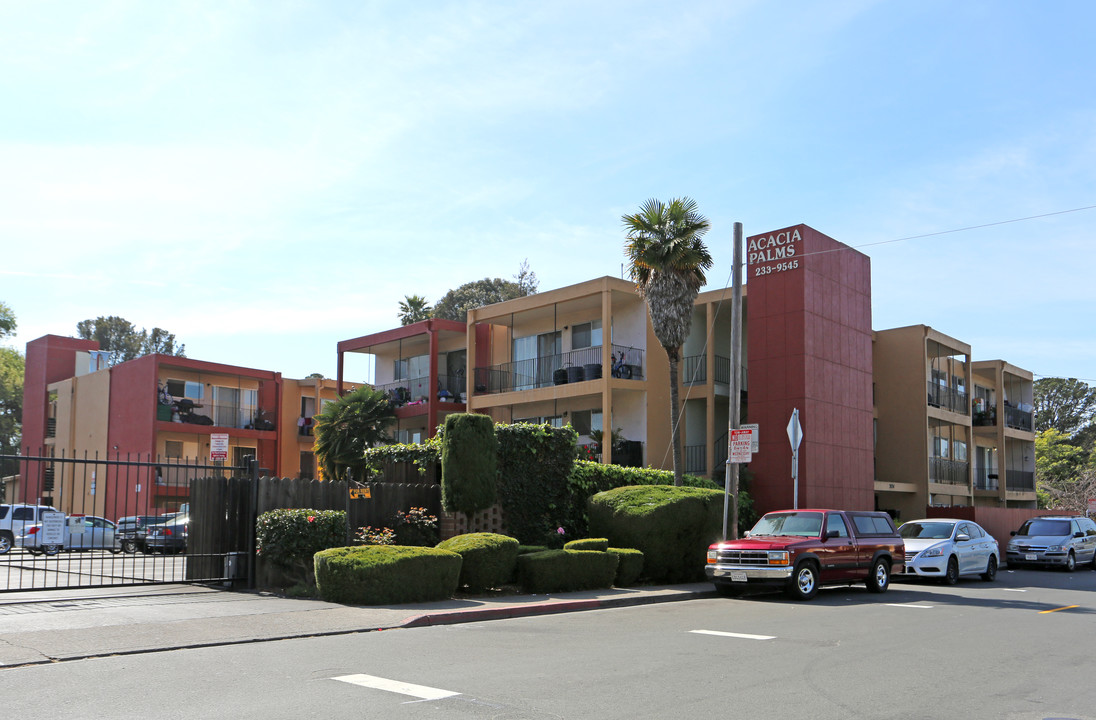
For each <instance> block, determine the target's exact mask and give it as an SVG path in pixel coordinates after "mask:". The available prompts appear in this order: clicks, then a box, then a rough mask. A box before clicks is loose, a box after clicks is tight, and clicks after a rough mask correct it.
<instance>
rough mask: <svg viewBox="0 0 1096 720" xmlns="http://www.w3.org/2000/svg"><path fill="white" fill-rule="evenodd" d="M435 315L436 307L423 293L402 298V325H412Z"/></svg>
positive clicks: (400, 314)
mask: <svg viewBox="0 0 1096 720" xmlns="http://www.w3.org/2000/svg"><path fill="white" fill-rule="evenodd" d="M433 316H434V309H433V308H431V307H430V303H429V301H428V300H427V299H426V298H424V297H423V296H422V295H406V296H404V298H403V300H400V313H399V318H400V325H410V324H411V323H417V322H420V321H422V320H429V319H430V318H432V317H433Z"/></svg>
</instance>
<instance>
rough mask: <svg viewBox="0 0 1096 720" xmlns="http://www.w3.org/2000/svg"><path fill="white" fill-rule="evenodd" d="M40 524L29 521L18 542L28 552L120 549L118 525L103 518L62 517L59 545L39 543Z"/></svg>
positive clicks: (115, 550)
mask: <svg viewBox="0 0 1096 720" xmlns="http://www.w3.org/2000/svg"><path fill="white" fill-rule="evenodd" d="M42 534H43V533H42V525H41V524H38V525H31V526H29V527H27V529H26V531H25V533H24V534H23V535H20V536H19V537H18V538H17V542H18V543H19V545H21V546H22V547H23V548H25V549H26V550H27V551H28V552H30V553H32V554H34V555H38V554H41V553H45V554H46V555H56V554H57V553H59V552H61V551H62V550H65V551H71V550H109V551H110V552H112V553H116V552H120V551H121V547H120V546H119V544H118V538H117V526H116V525H115V524H114V523H113V522H111V521H110V520H107V519H106V518H102V517H97V516H95V515H72V516H69V517H66V518H65V523H64V536H63V538H64V541H63V543H62V544H61V545H52V544H50V545H45V544H43V543H42Z"/></svg>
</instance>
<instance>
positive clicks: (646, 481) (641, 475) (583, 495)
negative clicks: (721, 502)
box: [563, 460, 744, 536]
mask: <svg viewBox="0 0 1096 720" xmlns="http://www.w3.org/2000/svg"><path fill="white" fill-rule="evenodd" d="M684 483H685V485H686V486H687V487H702V488H713V489H715V488H718V487H719V485H717V484H716V483H714V482H712V481H711V480H709V479H708V478H705V477H697V476H695V475H686V476H685V479H684ZM673 484H674V474H673V472H672V471H670V470H656V469H655V468H633V467H621V466H619V465H602V464H601V463H597V462H587V461H585V460H578V461H576V462H575V463H574V466H573V467H572V469H571V474H570V475H569V476H568V478H567V487H568V494H569V502H568V505H567V512H566V515H565V516H564V518H563V520H564V524H565V525H566V526H567V528H568V529H569V530H570V531H571V532H573V533H575V534H576V535H579V536H583V535H586V534H587V533H588V532H589V516H588V515H587V511H586V507H587V501H588V500H589V499H590V498H591V497H593V496H594V495H596V494H597V493H599V492H604V491H606V490H612V489H613V488H618V487H627V486H631V485H673ZM743 495H744V493H742V492H740V493H739V497H740V498H741V497H742V496H743ZM740 504H741V501H740ZM739 517H742V513H741V511H740V512H739Z"/></svg>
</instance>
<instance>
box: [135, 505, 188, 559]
mask: <svg viewBox="0 0 1096 720" xmlns="http://www.w3.org/2000/svg"><path fill="white" fill-rule="evenodd" d="M189 525H190V516H189V515H182V514H180V515H175V516H174V517H172V518H171V519H170V520H166V521H164V522H161V523H157V524H155V525H149V526H148V532H147V533H146V534H145V545H144V548H142V549H143V550H144V551H145V552H146V553H153V552H157V551H159V552H162V553H165V554H166V553H169V552H186V535H187V527H188V526H189Z"/></svg>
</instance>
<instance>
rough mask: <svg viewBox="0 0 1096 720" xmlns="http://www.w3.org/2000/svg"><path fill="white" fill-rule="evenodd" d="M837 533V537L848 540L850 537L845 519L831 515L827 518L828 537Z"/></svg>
mask: <svg viewBox="0 0 1096 720" xmlns="http://www.w3.org/2000/svg"><path fill="white" fill-rule="evenodd" d="M833 532H836V533H837V535H836V536H835V537H841V538H847V537H848V536H849V529H848V527H846V526H845V518H843V517H841V516H840V515H830V516H829V517H827V518H826V535H827V536H829V534H830V533H833Z"/></svg>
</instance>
